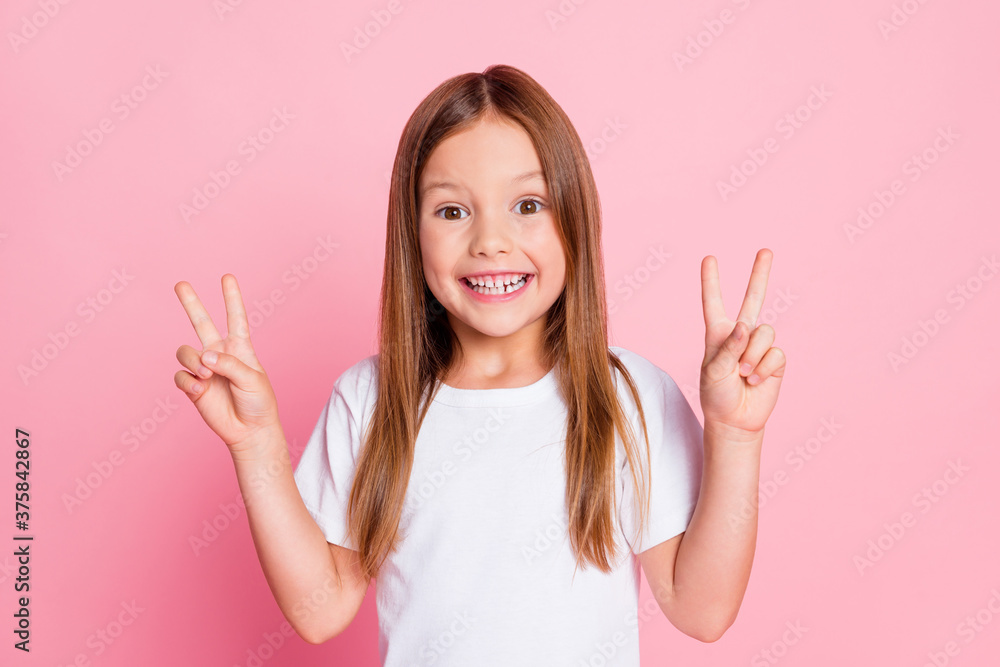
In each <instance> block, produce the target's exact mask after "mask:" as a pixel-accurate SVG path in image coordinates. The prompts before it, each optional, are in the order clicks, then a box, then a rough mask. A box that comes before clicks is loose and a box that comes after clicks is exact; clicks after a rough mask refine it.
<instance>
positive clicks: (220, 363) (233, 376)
mask: <svg viewBox="0 0 1000 667" xmlns="http://www.w3.org/2000/svg"><path fill="white" fill-rule="evenodd" d="M201 363H203V364H205V365H206V366H207V367H208V368H209V369H210V370H211V371H212V372H213V373H218V374H219V375H221V376H223V377H224V378H226V379H227V380H229V381H230V382H232V383H233V384H234V385H236V388H237V389H242V390H244V391H253V390H254V389H256V388H257V386H258V380H257V371H255V370H254V369H252V368H250V367H249V366H247V365H246V364H245V363H243V362H242V361H240V359H239V357H234V356H233V355H231V354H226V353H225V352H216V351H215V350H205V351H204V352H202V354H201Z"/></svg>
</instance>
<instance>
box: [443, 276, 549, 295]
mask: <svg viewBox="0 0 1000 667" xmlns="http://www.w3.org/2000/svg"><path fill="white" fill-rule="evenodd" d="M533 277H534V274H531V273H513V274H503V275H498V276H473V277H469V278H460V279H459V281H458V282H460V283H461V284H462V286H463V287H464V288H465V289H466V290H468V291H469V292H470V293H471V294H472V295H474V297H475V298H476V299H477V300H478V301H506V300H508V299H511V298H514V296H516V295H518V294H520V292H521V291H522V290H523V289H524V287H525V286H526V285H527V284H528V283H530V282H531V280H532V278H533Z"/></svg>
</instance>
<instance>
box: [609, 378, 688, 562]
mask: <svg viewBox="0 0 1000 667" xmlns="http://www.w3.org/2000/svg"><path fill="white" fill-rule="evenodd" d="M655 370H656V371H657V373H656V375H658V376H659V377H660V378H661V379H660V381H659V383H658V385H657V386H656V389H655V390H653V391H652V392H649V393H648V394H646V395H641V398H642V408H643V411H644V413H645V417H646V427H647V429H648V432H649V468H648V469H649V470H650V473H649V474H648V475H647V480H648V483H649V485H650V494H649V510H648V512H647V517H646V518H647V523H646V526H647V529H646V531H645V533H644V534H643V535H642V536H641V539H639V540H636V539H635V537H636V534H637V532H638V530H637V522H636V520H635V519H636V517H634V516H633V508H634V502H635V487H634V484H633V482H632V473H631V471H630V469H629V464H628V459H627V458H626V459H625V462H624V463H623V465H622V471H621V486H620V490H621V492H622V504H621V512H620V515H619V518H620V520H621V523H622V528H623V531H624V533H625V539H626V541H627V542H628V544H629V546H630V547H631V550H632V553H635V554H639V553H641V552H643V551H645V550H646V549H649V548H651V547H654V546H656V545H657V544H660V543H661V542H665V541H667V540H669V539H670V538H672V537H674V536H676V535H679V534H680V533H683V532H684V531H685V530H687V526H688V524H689V523H690V522H691V517H692V516H693V515H694V508H695V505H696V504H697V502H698V494H699V492H700V490H701V473H702V465H703V456H704V454H703V449H702V442H703V440H702V434H703V430H702V426H701V424H700V423H699V422H698V417H697V416H696V415H695V413H694V411H693V410H692V409H691V406H690V405H689V404H688V402H687V399H685V398H684V394H683V393H682V392H681V390H680V388H679V387H678V386H677V383H676V382H674V380H673V378H671V377H670V376H669V375H668V374H667V373H666V372H664V371H661V370H659V369H655ZM632 423H633V429H634V431H635V437H636V438H637V439H638V444H639V450H640V453H639V456H640V459H641V460H642V462H643V463H645V462H646V461H645V457H646V451H645V442H644V441H643V440H642V425H641V422H639V420H638V417H637V416H636V418H635V419H633V422H632Z"/></svg>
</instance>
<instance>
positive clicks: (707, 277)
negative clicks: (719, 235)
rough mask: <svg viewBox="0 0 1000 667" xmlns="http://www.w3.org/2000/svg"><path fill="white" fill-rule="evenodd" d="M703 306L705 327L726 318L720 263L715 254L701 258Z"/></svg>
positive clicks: (708, 327)
mask: <svg viewBox="0 0 1000 667" xmlns="http://www.w3.org/2000/svg"><path fill="white" fill-rule="evenodd" d="M701 308H702V312H703V313H704V315H705V328H706V329H710V328H712V325H713V324H714V323H715V322H717V321H720V320H725V319H726V308H725V306H723V304H722V290H721V289H720V287H719V263H718V261H717V260H716V259H715V257H714V256H713V255H708V256H706V257H704V258H702V260H701Z"/></svg>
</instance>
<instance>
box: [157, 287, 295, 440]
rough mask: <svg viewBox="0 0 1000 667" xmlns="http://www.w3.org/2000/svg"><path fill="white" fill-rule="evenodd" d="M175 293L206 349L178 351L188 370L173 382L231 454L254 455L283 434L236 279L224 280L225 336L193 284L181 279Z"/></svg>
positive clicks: (271, 390) (272, 394) (269, 383)
mask: <svg viewBox="0 0 1000 667" xmlns="http://www.w3.org/2000/svg"><path fill="white" fill-rule="evenodd" d="M174 291H175V292H176V293H177V297H178V298H179V299H180V301H181V304H182V305H183V306H184V310H185V312H187V315H188V318H189V319H190V320H191V324H193V325H194V330H195V332H196V333H197V334H198V338H199V340H201V345H202V348H203V349H202V350H196V349H194V348H193V347H191V346H190V345H181V346H180V347H179V348H177V360H178V361H179V362H181V364H182V365H183V366H184V367H185V368H186V369H187V370H186V371H177V374H176V375H174V383H175V384H176V385H177V387H178V388H180V389H181V390H183V391H184V393H186V394H187V396H188V398H190V399H191V401H192V402H193V403H194V404H195V407H197V408H198V412H199V413H200V414H201V416H202V418H203V419H204V420H205V423H206V424H208V426H209V428H211V429H212V430H213V431H215V432H216V433H217V434H218V436H219V437H220V438H222V441H223V442H224V443H226V445H227V446H228V447H229V450H230V453H232V454H233V455H234V456H236V455H238V454H244V455H248V456H253V455H255V454H256V452H255V451H254V448H255V447H256V446H258V445H260V444H261V443H263V442H266V441H267V437H268V436H270V435H273V434H275V433H277V432H278V431H280V429H281V424H280V421H279V419H278V402H277V399H276V398H275V396H274V390H273V389H272V388H271V382H270V380H268V378H267V374H266V373H265V372H264V369H263V367H261V365H260V362H259V361H257V355H256V354H255V353H254V350H253V346H252V345H251V344H250V326H249V324H248V323H247V314H246V309H245V308H244V306H243V297H242V296H241V295H240V287H239V285H238V284H237V282H236V276H234V275H232V274H230V273H227V274H226V275H224V276H222V293H223V295H224V296H225V301H226V324H227V329H228V331H227V332H226V337H225V338H223V337H222V336H221V335H220V334H219V330H218V329H216V328H215V324H214V323H213V322H212V318H211V316H210V315H209V314H208V311H206V310H205V306H203V305H202V303H201V300H200V299H198V295H197V294H195V292H194V288H192V287H191V285H190V284H189V283H187V282H185V281H183V280H182V281H181V282H179V283H177V284H176V285H174Z"/></svg>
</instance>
